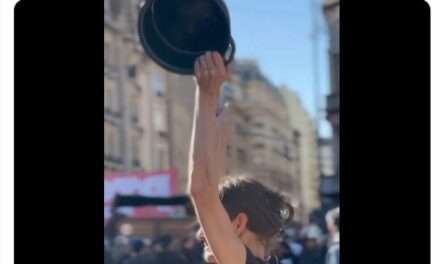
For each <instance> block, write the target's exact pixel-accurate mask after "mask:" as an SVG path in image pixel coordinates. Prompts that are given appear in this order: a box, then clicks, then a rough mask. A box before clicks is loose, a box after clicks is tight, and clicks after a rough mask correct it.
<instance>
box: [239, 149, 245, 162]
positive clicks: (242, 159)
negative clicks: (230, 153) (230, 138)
mask: <svg viewBox="0 0 440 264" xmlns="http://www.w3.org/2000/svg"><path fill="white" fill-rule="evenodd" d="M237 159H238V161H240V162H241V163H246V161H247V155H246V152H245V151H244V150H243V149H237Z"/></svg>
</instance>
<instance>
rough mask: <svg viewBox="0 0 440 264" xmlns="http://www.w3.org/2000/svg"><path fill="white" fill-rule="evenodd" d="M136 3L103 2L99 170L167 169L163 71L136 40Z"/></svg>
mask: <svg viewBox="0 0 440 264" xmlns="http://www.w3.org/2000/svg"><path fill="white" fill-rule="evenodd" d="M139 8H140V6H139V1H132V0H131V1H116V0H105V1H104V10H105V12H104V110H105V111H104V112H105V113H104V170H117V171H128V170H130V171H133V170H139V171H156V170H163V169H168V168H169V165H170V164H169V144H168V139H167V137H168V133H169V131H168V125H167V103H166V92H167V81H166V72H165V71H163V70H162V69H161V68H159V67H158V66H156V65H155V64H154V63H153V62H152V61H151V60H150V59H149V58H148V57H147V56H146V55H145V53H144V51H143V49H142V47H141V45H140V43H139V38H138V36H137V33H136V32H137V31H136V25H137V21H136V18H137V13H138V12H139Z"/></svg>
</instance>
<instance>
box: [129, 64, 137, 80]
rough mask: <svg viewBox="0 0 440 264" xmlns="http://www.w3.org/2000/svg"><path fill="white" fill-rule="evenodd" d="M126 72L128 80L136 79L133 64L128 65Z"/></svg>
mask: <svg viewBox="0 0 440 264" xmlns="http://www.w3.org/2000/svg"><path fill="white" fill-rule="evenodd" d="M127 71H128V78H130V79H134V78H136V65H134V64H132V65H128V67H127Z"/></svg>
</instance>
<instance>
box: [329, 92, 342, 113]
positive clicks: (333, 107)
mask: <svg viewBox="0 0 440 264" xmlns="http://www.w3.org/2000/svg"><path fill="white" fill-rule="evenodd" d="M334 112H339V93H333V94H330V95H328V96H327V113H334Z"/></svg>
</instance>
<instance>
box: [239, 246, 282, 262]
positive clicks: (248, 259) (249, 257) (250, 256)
mask: <svg viewBox="0 0 440 264" xmlns="http://www.w3.org/2000/svg"><path fill="white" fill-rule="evenodd" d="M246 264H278V261H277V259H276V258H270V259H269V260H268V261H264V260H262V259H260V258H257V257H256V256H254V254H252V252H251V251H250V250H249V249H248V248H246Z"/></svg>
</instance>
